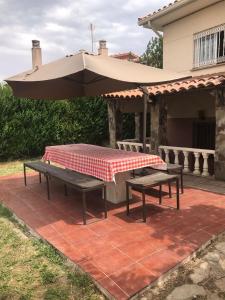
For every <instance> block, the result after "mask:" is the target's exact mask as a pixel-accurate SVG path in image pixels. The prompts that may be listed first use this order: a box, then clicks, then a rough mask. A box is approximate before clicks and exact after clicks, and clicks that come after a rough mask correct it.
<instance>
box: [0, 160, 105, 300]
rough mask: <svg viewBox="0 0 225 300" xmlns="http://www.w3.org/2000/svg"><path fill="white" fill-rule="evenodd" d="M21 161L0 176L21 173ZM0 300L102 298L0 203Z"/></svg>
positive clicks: (0, 167) (3, 169) (1, 169)
mask: <svg viewBox="0 0 225 300" xmlns="http://www.w3.org/2000/svg"><path fill="white" fill-rule="evenodd" d="M22 163H23V162H22V161H18V162H15V163H4V164H1V165H0V175H5V174H12V173H15V172H16V173H17V172H19V171H22ZM0 299H1V300H3V299H4V300H5V299H7V300H8V299H13V300H14V299H15V300H17V299H18V300H19V299H20V300H26V299H46V300H57V299H60V300H66V299H71V300H72V299H73V300H81V299H88V300H89V299H90V300H94V299H95V300H97V299H98V300H99V299H104V297H103V296H102V295H101V294H100V292H99V291H98V290H97V289H96V288H95V286H94V284H93V283H92V281H91V279H90V278H89V277H88V276H87V275H86V274H83V273H81V272H80V271H79V270H78V269H76V268H75V267H72V266H71V265H69V264H68V263H67V262H66V261H65V260H64V258H63V257H62V256H60V254H59V253H58V252H57V251H56V250H55V249H54V248H53V247H51V246H50V245H48V244H47V243H45V242H42V241H41V240H38V239H37V238H34V237H32V236H31V234H30V233H29V231H28V230H27V229H26V228H25V227H22V226H21V225H20V224H19V223H18V222H17V221H16V220H15V218H14V217H13V216H12V213H11V212H10V211H9V210H8V209H7V208H5V207H4V206H3V205H2V204H1V199H0Z"/></svg>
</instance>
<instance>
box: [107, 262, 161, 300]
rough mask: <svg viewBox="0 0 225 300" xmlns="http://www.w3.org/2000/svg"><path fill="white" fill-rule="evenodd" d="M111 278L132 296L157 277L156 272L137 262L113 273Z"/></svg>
mask: <svg viewBox="0 0 225 300" xmlns="http://www.w3.org/2000/svg"><path fill="white" fill-rule="evenodd" d="M110 278H111V279H112V280H113V281H114V282H115V283H116V284H117V285H118V286H119V287H120V288H121V289H122V290H123V291H125V292H126V293H127V294H128V295H129V296H132V295H134V294H135V293H136V291H139V290H141V289H143V288H144V287H146V286H147V285H149V284H150V283H151V282H153V281H154V280H155V279H156V276H154V274H153V273H152V272H151V271H150V270H148V269H146V268H145V267H144V266H142V265H141V264H138V263H135V264H133V265H130V266H128V267H125V268H123V269H121V270H119V271H118V272H116V273H114V274H112V275H111V276H110Z"/></svg>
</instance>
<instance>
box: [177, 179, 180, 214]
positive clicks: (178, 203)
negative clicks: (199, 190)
mask: <svg viewBox="0 0 225 300" xmlns="http://www.w3.org/2000/svg"><path fill="white" fill-rule="evenodd" d="M176 192H177V209H180V186H179V178H177V179H176Z"/></svg>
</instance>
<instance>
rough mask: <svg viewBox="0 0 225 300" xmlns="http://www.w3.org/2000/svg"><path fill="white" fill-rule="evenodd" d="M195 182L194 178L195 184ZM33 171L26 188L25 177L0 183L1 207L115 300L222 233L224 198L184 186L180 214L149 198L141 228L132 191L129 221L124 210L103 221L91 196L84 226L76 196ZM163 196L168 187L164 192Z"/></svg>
mask: <svg viewBox="0 0 225 300" xmlns="http://www.w3.org/2000/svg"><path fill="white" fill-rule="evenodd" d="M193 180H195V179H194V178H193ZM51 186H52V187H51V191H52V197H51V200H50V201H48V200H47V197H46V187H45V183H42V184H39V182H38V176H37V175H34V173H31V174H30V176H29V178H28V186H27V187H26V188H25V187H24V184H23V178H22V175H14V176H11V177H1V180H0V201H2V202H3V203H4V204H5V205H6V206H7V207H9V208H10V209H12V210H13V211H14V212H15V214H16V215H17V216H18V217H19V218H21V219H22V220H23V221H24V222H25V223H26V224H28V225H29V226H30V227H31V228H32V229H33V230H35V231H36V232H37V233H38V234H39V235H41V236H42V237H43V238H44V239H46V240H48V242H49V243H51V244H52V245H54V246H55V247H56V248H57V249H58V250H59V251H61V252H62V253H63V254H65V255H66V256H67V257H68V258H69V259H70V260H72V261H74V262H75V263H76V264H77V265H79V266H80V267H81V268H82V269H83V270H84V271H86V272H88V273H89V274H90V275H91V276H92V277H93V278H94V280H95V281H97V282H98V284H100V285H101V286H102V287H103V288H104V289H105V290H107V291H108V293H110V294H111V295H112V296H113V297H114V298H115V299H119V300H122V299H127V298H129V297H131V296H132V295H134V294H136V293H137V292H138V291H140V290H141V289H143V288H144V287H146V286H147V285H149V284H150V283H152V282H153V281H155V280H156V279H157V278H159V277H160V276H161V275H162V274H163V273H165V272H167V271H168V270H169V269H171V268H173V267H174V266H175V265H176V264H178V263H179V262H181V261H182V260H183V259H185V258H186V257H188V256H189V255H190V254H191V253H193V252H194V251H195V250H196V249H198V248H199V247H200V246H201V245H202V244H204V243H205V242H207V241H208V240H209V239H210V238H211V237H212V235H214V234H218V233H220V232H222V231H225V195H219V194H216V193H212V192H207V191H202V190H199V189H194V188H186V189H185V193H184V195H182V196H181V210H180V211H177V210H176V209H174V207H175V198H173V199H169V198H168V196H167V195H165V197H164V198H163V199H164V201H163V205H162V206H159V205H158V204H157V203H158V199H157V193H156V192H154V193H152V194H151V196H148V197H147V202H148V212H147V215H148V219H147V223H146V224H144V223H142V219H141V216H142V214H141V209H140V207H139V206H140V202H139V201H138V200H140V199H139V197H140V195H139V194H138V193H134V201H133V204H132V206H131V207H132V209H131V215H130V217H127V216H126V214H125V206H124V205H112V204H110V205H109V213H108V218H107V219H104V218H103V203H102V202H101V199H100V196H101V195H100V194H99V193H91V194H90V195H89V197H88V213H89V215H88V225H86V226H84V225H83V224H82V214H81V201H80V200H81V199H80V195H79V194H78V193H76V192H75V191H73V190H69V196H68V197H65V196H64V190H63V186H62V185H61V184H59V183H57V182H55V181H54V182H51ZM165 190H166V188H165Z"/></svg>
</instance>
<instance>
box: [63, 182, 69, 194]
mask: <svg viewBox="0 0 225 300" xmlns="http://www.w3.org/2000/svg"><path fill="white" fill-rule="evenodd" d="M64 194H65V196H68V190H67V185H66V184H65V183H64Z"/></svg>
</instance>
